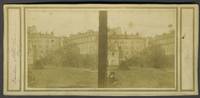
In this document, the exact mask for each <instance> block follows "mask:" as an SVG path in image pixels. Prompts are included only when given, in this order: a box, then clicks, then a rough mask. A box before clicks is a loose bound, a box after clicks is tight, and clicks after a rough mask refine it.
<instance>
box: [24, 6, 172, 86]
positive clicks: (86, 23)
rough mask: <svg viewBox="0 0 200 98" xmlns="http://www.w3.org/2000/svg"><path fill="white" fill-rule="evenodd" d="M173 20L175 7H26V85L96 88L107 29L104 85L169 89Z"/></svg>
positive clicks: (170, 81)
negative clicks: (86, 8) (101, 51)
mask: <svg viewBox="0 0 200 98" xmlns="http://www.w3.org/2000/svg"><path fill="white" fill-rule="evenodd" d="M100 14H102V15H100ZM174 17H176V10H174V9H131V10H124V11H122V10H108V11H95V10H93V11H90V10H74V11H72V10H48V9H47V10H46V9H41V10H39V9H29V10H27V13H26V21H27V24H26V25H27V27H26V28H27V34H28V39H27V40H28V87H31V88H38V87H39V88H40V87H41V88H52V87H66V88H97V87H99V86H98V79H99V78H100V77H98V76H99V75H98V74H101V73H99V72H98V71H99V70H100V69H98V57H99V56H98V49H100V48H103V47H99V46H98V38H99V37H100V36H99V33H102V32H100V30H99V29H104V30H105V29H106V31H107V32H106V34H107V49H106V51H107V55H106V56H107V62H106V64H107V65H106V66H105V67H106V68H102V69H101V70H104V72H105V74H106V75H105V77H104V78H100V79H103V81H104V86H103V87H105V88H173V87H174V86H175V76H174V75H175V57H174V56H175V33H176V18H174ZM105 22H106V23H105ZM102 24H103V25H105V26H106V28H105V26H104V28H102V27H100V25H102Z"/></svg>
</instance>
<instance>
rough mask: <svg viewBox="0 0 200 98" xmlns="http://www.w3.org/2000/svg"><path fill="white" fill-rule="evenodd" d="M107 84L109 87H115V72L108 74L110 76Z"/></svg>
mask: <svg viewBox="0 0 200 98" xmlns="http://www.w3.org/2000/svg"><path fill="white" fill-rule="evenodd" d="M108 83H109V87H116V86H117V78H116V76H115V72H110V74H109V76H108Z"/></svg>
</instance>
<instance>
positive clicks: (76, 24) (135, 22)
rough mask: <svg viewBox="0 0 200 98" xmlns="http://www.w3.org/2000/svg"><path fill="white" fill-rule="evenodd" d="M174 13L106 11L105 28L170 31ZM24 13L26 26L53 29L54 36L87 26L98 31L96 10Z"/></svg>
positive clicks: (148, 32) (150, 32)
mask: <svg viewBox="0 0 200 98" xmlns="http://www.w3.org/2000/svg"><path fill="white" fill-rule="evenodd" d="M175 12H176V11H175V10H173V9H171V10H169V9H168V10H166V9H160V10H155V9H132V10H109V11H108V27H111V28H113V27H121V28H122V31H127V32H128V33H136V32H139V33H140V34H141V35H144V36H150V35H156V34H161V33H164V32H168V31H169V28H168V25H169V24H172V25H173V26H174V27H175V23H176V19H175V17H176V13H175ZM26 13H27V14H26V22H27V25H28V26H31V25H35V26H36V27H37V29H38V31H39V32H44V33H45V32H51V31H53V32H54V33H55V35H57V36H67V35H69V34H75V33H78V32H85V31H87V30H89V29H91V30H95V31H98V25H99V22H98V21H99V20H98V18H99V16H98V10H65V9H62V10H61V9H60V10H52V9H51V10H48V9H46V10H44V9H43V10H40V9H37V10H36V9H31V10H27V12H26Z"/></svg>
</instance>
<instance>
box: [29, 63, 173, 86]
mask: <svg viewBox="0 0 200 98" xmlns="http://www.w3.org/2000/svg"><path fill="white" fill-rule="evenodd" d="M97 76H98V73H97V71H92V70H87V69H76V68H67V67H65V68H58V67H56V68H45V69H29V78H28V79H29V81H28V84H29V86H30V87H72V88H77V87H78V88H81V87H86V88H94V87H97V80H98V77H97ZM116 78H117V80H118V81H117V82H118V85H116V86H115V87H119V88H121V87H123V88H158V87H159V88H169V87H174V71H172V70H164V69H155V68H139V67H136V68H132V69H131V70H127V71H122V70H118V71H116Z"/></svg>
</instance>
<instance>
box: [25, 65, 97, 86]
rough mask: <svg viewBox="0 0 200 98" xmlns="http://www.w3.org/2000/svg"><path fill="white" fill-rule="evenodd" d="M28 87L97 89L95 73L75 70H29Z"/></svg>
mask: <svg viewBox="0 0 200 98" xmlns="http://www.w3.org/2000/svg"><path fill="white" fill-rule="evenodd" d="M29 73H30V74H29V80H30V82H29V84H30V85H29V86H30V87H58V88H59V87H69V88H82V87H86V88H92V87H97V72H95V71H90V70H80V69H75V68H66V67H65V68H46V69H31V70H30V72H29Z"/></svg>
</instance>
